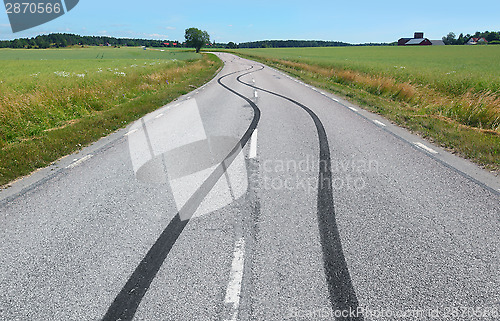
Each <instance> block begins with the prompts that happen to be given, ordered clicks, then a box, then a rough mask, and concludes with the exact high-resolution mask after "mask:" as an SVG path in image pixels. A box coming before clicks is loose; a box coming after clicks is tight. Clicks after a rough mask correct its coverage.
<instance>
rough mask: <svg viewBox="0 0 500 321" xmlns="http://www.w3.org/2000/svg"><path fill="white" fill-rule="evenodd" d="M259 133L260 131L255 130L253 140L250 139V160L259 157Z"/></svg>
mask: <svg viewBox="0 0 500 321" xmlns="http://www.w3.org/2000/svg"><path fill="white" fill-rule="evenodd" d="M257 131H258V129H255V130H254V132H253V134H252V138H251V139H250V153H249V155H248V157H249V158H250V159H254V158H256V157H257Z"/></svg>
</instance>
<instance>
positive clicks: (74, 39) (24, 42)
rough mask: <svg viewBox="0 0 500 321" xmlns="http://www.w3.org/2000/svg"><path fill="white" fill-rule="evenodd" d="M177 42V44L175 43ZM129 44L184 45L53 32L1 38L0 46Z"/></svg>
mask: <svg viewBox="0 0 500 321" xmlns="http://www.w3.org/2000/svg"><path fill="white" fill-rule="evenodd" d="M174 44H176V45H174ZM77 45H80V46H107V45H110V46H128V47H137V46H145V47H182V44H181V43H179V42H178V41H170V40H149V39H132V38H115V37H108V36H79V35H74V34H68V33H53V34H49V35H41V36H37V37H33V38H20V39H15V40H0V48H27V49H32V48H33V49H34V48H39V49H46V48H63V47H68V46H77Z"/></svg>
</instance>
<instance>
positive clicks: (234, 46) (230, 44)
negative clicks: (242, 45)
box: [226, 41, 238, 49]
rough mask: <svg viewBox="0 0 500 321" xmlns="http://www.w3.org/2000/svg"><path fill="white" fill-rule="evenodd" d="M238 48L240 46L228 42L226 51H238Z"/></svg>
mask: <svg viewBox="0 0 500 321" xmlns="http://www.w3.org/2000/svg"><path fill="white" fill-rule="evenodd" d="M236 48H238V45H237V44H235V43H234V42H232V41H230V42H228V44H227V45H226V49H236Z"/></svg>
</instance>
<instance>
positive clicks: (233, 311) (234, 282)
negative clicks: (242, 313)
mask: <svg viewBox="0 0 500 321" xmlns="http://www.w3.org/2000/svg"><path fill="white" fill-rule="evenodd" d="M244 265H245V239H244V238H243V237H241V238H240V239H238V240H237V241H236V245H235V248H234V257H233V263H232V265H231V274H230V276H229V285H228V287H227V291H226V299H225V300H224V302H225V304H226V306H227V307H228V312H229V313H228V315H227V318H226V319H225V321H236V320H238V310H239V307H240V294H241V283H242V281H243V267H244Z"/></svg>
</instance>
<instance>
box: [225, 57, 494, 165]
mask: <svg viewBox="0 0 500 321" xmlns="http://www.w3.org/2000/svg"><path fill="white" fill-rule="evenodd" d="M389 49H390V48H389ZM290 50H291V49H290ZM230 52H232V53H235V54H237V55H239V56H242V57H245V58H249V59H252V60H257V61H259V62H262V63H264V64H267V65H269V66H272V67H274V68H276V69H279V70H282V71H284V72H286V73H288V74H290V75H292V76H294V77H296V78H299V79H301V80H303V81H304V82H307V83H309V84H311V85H314V86H316V87H318V88H322V89H325V90H328V91H330V92H332V93H335V94H337V95H339V96H341V97H344V98H346V99H348V100H349V101H352V102H354V103H356V104H358V105H360V106H362V107H364V108H365V109H367V110H370V111H372V112H375V113H377V114H380V115H382V116H384V117H386V118H387V119H389V120H391V121H393V122H394V123H396V124H398V125H400V126H402V127H405V128H407V129H410V130H411V131H412V132H414V133H416V134H418V135H420V136H422V137H424V138H426V139H428V140H430V141H432V142H433V143H435V144H437V145H439V146H441V147H443V148H445V149H448V150H449V151H451V152H453V153H455V154H459V155H460V156H462V157H465V158H468V159H470V160H472V161H474V162H475V163H477V164H478V165H480V166H482V167H484V168H486V169H488V170H490V171H492V172H494V173H496V174H498V173H499V172H500V132H499V128H498V120H499V118H498V110H499V108H500V106H498V98H497V97H496V96H495V97H493V105H490V106H488V108H489V109H488V111H493V112H492V113H490V114H488V115H486V117H487V118H488V119H493V123H495V122H496V123H495V124H496V127H495V128H484V127H483V126H481V123H479V126H477V127H476V126H474V124H477V122H471V120H474V117H475V116H477V117H479V116H485V115H471V113H472V112H474V110H473V111H472V112H471V111H469V110H466V108H465V107H463V106H462V105H460V104H456V105H452V104H453V98H454V97H451V98H450V96H449V92H442V91H439V90H437V89H436V88H430V87H431V85H429V84H427V85H423V84H421V85H418V86H416V88H417V90H416V91H415V89H414V88H415V87H413V86H411V84H409V83H408V82H406V81H405V80H404V79H402V80H398V79H397V78H395V77H384V76H383V75H382V74H380V73H374V74H370V73H369V72H361V71H353V70H351V69H350V68H351V67H352V66H351V67H347V68H346V69H342V67H339V65H337V66H336V67H332V65H328V64H326V65H325V64H324V62H323V64H318V63H317V62H316V63H315V62H311V61H308V62H303V61H300V62H298V61H297V59H295V58H298V57H297V56H293V57H288V58H287V59H280V58H276V57H277V55H278V54H282V52H280V51H279V50H277V51H276V52H273V53H272V54H270V53H269V52H272V49H266V50H263V52H264V53H265V54H261V53H260V52H259V51H258V50H257V51H251V50H234V51H230ZM301 52H304V53H305V52H307V51H306V50H304V49H301ZM290 55H291V54H290V51H289V56H290ZM298 60H300V58H298ZM406 77H410V76H406ZM386 84H387V85H386ZM485 86H492V88H493V87H494V86H496V84H486V85H485ZM386 87H387V90H386ZM470 89H471V88H469V90H470ZM472 90H474V89H473V88H472ZM462 92H463V91H460V93H459V95H461V93H462ZM465 92H466V93H467V90H466V91H465ZM426 94H428V95H427V96H426ZM490 95H491V94H490ZM473 98H478V97H473ZM426 99H428V100H432V102H433V103H434V105H433V104H425V103H422V102H426V101H427V100H426ZM457 100H458V99H457ZM457 100H455V103H456V101H457ZM471 100H472V99H471ZM477 100H479V101H480V100H481V97H479V98H478V99H476V101H474V103H476V102H477ZM436 101H437V102H438V103H435V102H436ZM443 102H447V103H448V104H450V106H451V107H453V108H454V110H455V113H454V114H453V113H450V112H449V111H448V110H447V111H446V112H443V108H442V107H440V104H442V103H443ZM475 110H476V109H475ZM460 116H463V117H460ZM462 118H465V119H462ZM482 127H483V128H482Z"/></svg>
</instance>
